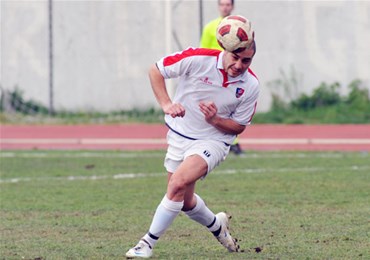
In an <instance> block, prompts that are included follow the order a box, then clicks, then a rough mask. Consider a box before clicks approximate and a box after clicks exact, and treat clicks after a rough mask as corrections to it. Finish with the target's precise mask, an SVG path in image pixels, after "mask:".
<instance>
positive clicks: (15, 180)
mask: <svg viewBox="0 0 370 260" xmlns="http://www.w3.org/2000/svg"><path fill="white" fill-rule="evenodd" d="M328 169H330V170H333V167H305V168H279V169H273V168H256V169H225V170H215V171H214V172H212V173H211V174H212V175H230V174H246V173H265V172H276V173H279V172H312V173H315V172H324V171H327V170H328ZM338 169H339V168H338ZM340 169H341V170H343V168H340ZM347 170H349V171H353V172H358V171H367V172H368V171H369V170H370V165H369V166H356V165H353V166H351V167H348V168H347ZM149 177H166V174H165V173H164V172H163V173H119V174H115V175H93V176H66V177H18V178H6V179H0V184H5V183H18V182H29V181H86V180H87V181H97V180H106V179H115V180H120V179H134V178H149Z"/></svg>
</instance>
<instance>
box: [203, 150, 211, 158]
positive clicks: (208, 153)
mask: <svg viewBox="0 0 370 260" xmlns="http://www.w3.org/2000/svg"><path fill="white" fill-rule="evenodd" d="M203 154H204V155H205V156H207V157H210V156H211V153H210V152H209V151H207V150H204V152H203Z"/></svg>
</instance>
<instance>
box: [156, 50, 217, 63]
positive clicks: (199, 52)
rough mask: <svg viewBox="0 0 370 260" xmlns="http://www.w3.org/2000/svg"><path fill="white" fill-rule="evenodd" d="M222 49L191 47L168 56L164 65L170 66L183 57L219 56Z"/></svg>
mask: <svg viewBox="0 0 370 260" xmlns="http://www.w3.org/2000/svg"><path fill="white" fill-rule="evenodd" d="M220 52H221V51H220V50H212V49H203V48H196V49H193V48H189V49H186V50H184V51H182V52H181V53H177V54H175V55H172V56H167V57H166V58H164V60H163V65H164V66H170V65H172V64H174V63H176V62H178V61H180V60H182V59H185V58H188V57H191V56H218V55H219V54H220Z"/></svg>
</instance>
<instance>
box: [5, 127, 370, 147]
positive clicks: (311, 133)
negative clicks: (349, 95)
mask: <svg viewBox="0 0 370 260" xmlns="http://www.w3.org/2000/svg"><path fill="white" fill-rule="evenodd" d="M166 133H167V127H166V126H165V125H161V124H122V125H74V126H70V125H68V126H66V125H36V126H34V125H1V126H0V149H1V150H29V149H60V150H72V149H73V150H85V149H94V150H96V149H108V150H109V149H114V150H151V149H165V148H166V147H167V145H166V140H165V138H166ZM239 143H240V144H241V146H242V148H243V149H246V150H323V151H324V150H326V151H370V124H368V125H258V124H256V125H251V126H248V127H247V129H246V130H245V131H244V132H243V133H242V134H241V135H240V136H239Z"/></svg>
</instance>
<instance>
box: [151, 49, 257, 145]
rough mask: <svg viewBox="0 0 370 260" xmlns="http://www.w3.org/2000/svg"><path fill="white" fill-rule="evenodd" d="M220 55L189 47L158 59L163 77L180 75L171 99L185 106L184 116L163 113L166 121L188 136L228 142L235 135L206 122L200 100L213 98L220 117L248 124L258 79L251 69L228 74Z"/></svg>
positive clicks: (255, 103) (231, 140) (219, 53)
mask: <svg viewBox="0 0 370 260" xmlns="http://www.w3.org/2000/svg"><path fill="white" fill-rule="evenodd" d="M223 55H224V52H221V51H219V50H211V49H202V48H195V49H194V48H189V49H186V50H184V51H182V52H178V53H175V54H173V55H170V56H167V57H164V58H162V59H161V60H159V61H158V62H157V67H158V69H159V71H160V72H161V74H162V76H163V77H164V78H165V79H169V78H178V77H180V80H179V83H178V86H177V89H176V94H175V96H174V98H173V100H172V102H174V103H180V104H181V105H182V106H183V107H184V108H185V116H184V117H175V118H172V117H171V116H170V115H165V121H166V124H167V125H168V127H169V128H170V129H171V130H173V131H174V132H176V133H178V134H180V135H182V136H184V137H187V138H190V139H201V140H207V139H210V140H217V141H222V142H224V143H227V144H231V143H232V142H233V141H234V139H235V137H236V136H235V135H232V134H226V133H224V132H221V131H220V130H218V129H217V128H215V127H214V126H212V125H211V124H209V123H207V121H206V120H205V118H204V115H203V113H202V112H201V111H200V109H199V102H201V101H213V102H214V103H215V105H216V106H217V109H218V111H217V115H218V116H220V117H222V118H230V119H232V120H234V121H235V122H237V123H239V124H241V125H248V124H250V122H251V120H252V117H253V115H254V113H255V110H256V105H257V97H258V94H259V88H258V80H257V78H256V76H255V75H254V73H253V72H252V71H251V70H250V69H248V70H247V71H246V72H245V73H244V74H242V75H240V76H238V77H235V78H232V77H228V75H227V73H226V72H225V71H224V69H223V65H222V59H223Z"/></svg>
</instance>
